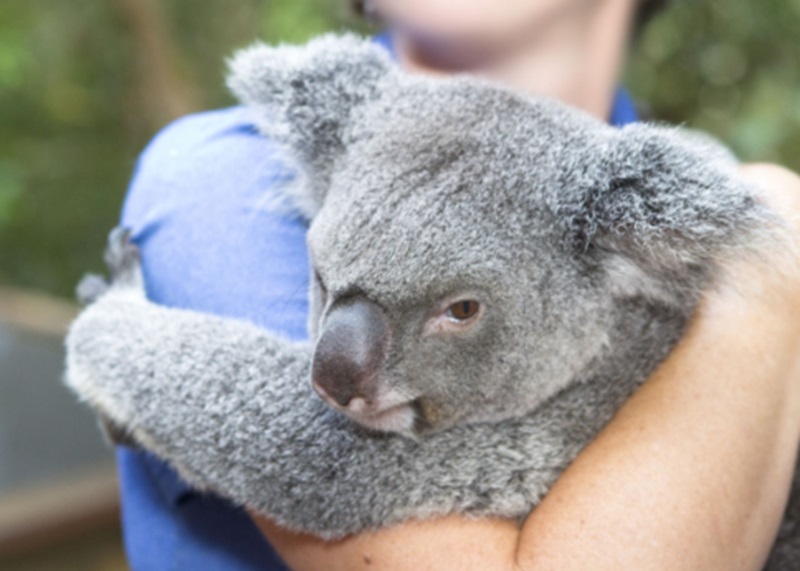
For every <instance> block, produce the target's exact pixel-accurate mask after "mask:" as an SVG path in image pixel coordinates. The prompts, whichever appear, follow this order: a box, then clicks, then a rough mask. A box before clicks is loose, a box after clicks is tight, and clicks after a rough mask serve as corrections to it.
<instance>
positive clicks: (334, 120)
mask: <svg viewBox="0 0 800 571" xmlns="http://www.w3.org/2000/svg"><path fill="white" fill-rule="evenodd" d="M229 66H230V74H229V76H228V87H229V88H230V89H231V90H232V91H233V93H234V94H235V95H236V96H237V97H238V98H239V99H240V100H241V101H242V102H243V103H245V104H246V105H248V106H250V107H251V108H252V109H253V110H254V111H255V114H256V122H257V126H258V127H259V129H260V130H261V132H263V133H264V134H265V135H266V136H268V137H269V138H270V139H272V140H274V141H276V142H277V143H279V144H281V145H283V146H284V147H286V149H287V150H288V151H289V153H290V154H291V157H292V158H294V159H296V160H298V161H299V163H300V165H299V166H300V167H301V169H302V171H303V172H302V174H303V175H305V176H306V177H307V180H305V181H304V182H305V183H306V184H303V185H296V188H295V189H294V192H293V198H294V200H295V202H296V203H297V207H298V208H299V209H300V210H301V211H302V212H303V214H305V215H306V216H308V217H309V218H312V217H313V216H314V215H315V214H316V213H317V211H318V210H319V208H320V207H321V205H322V201H323V200H324V197H325V193H326V191H327V188H328V185H329V182H330V175H331V169H332V168H333V165H334V162H335V161H336V158H337V157H338V156H339V155H341V153H342V152H343V151H344V148H345V142H344V135H345V131H346V129H347V127H348V123H349V122H350V119H351V117H352V114H353V110H354V109H356V108H357V107H358V106H360V105H362V104H364V103H366V102H369V101H370V100H374V99H376V98H377V97H378V95H379V91H380V84H381V82H382V80H383V79H385V78H386V77H387V76H389V75H390V74H391V73H392V72H393V71H394V70H395V69H396V66H395V64H394V62H393V61H392V59H391V56H390V55H389V53H388V52H387V51H386V50H385V49H384V48H383V47H381V46H380V45H378V44H376V43H375V42H373V41H370V40H367V39H363V38H359V37H357V36H354V35H338V36H337V35H333V34H328V35H324V36H321V37H319V38H317V39H315V40H313V41H311V42H309V43H308V44H306V45H304V46H290V45H280V46H277V47H276V46H268V45H265V44H261V43H259V44H256V45H253V46H251V47H249V48H246V49H244V50H242V51H240V52H238V53H237V54H236V55H235V56H234V57H233V59H232V60H231V61H230V62H229Z"/></svg>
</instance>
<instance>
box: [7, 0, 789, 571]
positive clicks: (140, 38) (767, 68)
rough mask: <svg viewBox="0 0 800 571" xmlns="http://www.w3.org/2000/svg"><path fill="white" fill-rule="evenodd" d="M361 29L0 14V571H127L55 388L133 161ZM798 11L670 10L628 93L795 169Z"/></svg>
mask: <svg viewBox="0 0 800 571" xmlns="http://www.w3.org/2000/svg"><path fill="white" fill-rule="evenodd" d="M343 28H351V29H352V28H356V29H359V30H361V31H369V30H367V29H366V28H365V27H364V26H363V25H362V24H361V23H359V22H358V21H357V20H356V19H355V18H354V17H353V16H351V15H350V12H349V10H348V6H347V3H346V2H344V1H339V2H337V1H331V0H236V1H233V0H203V2H198V1H197V0H105V1H102V0H71V1H70V2H58V1H56V0H2V2H0V569H3V570H9V571H23V570H24V571H32V570H39V569H42V570H44V569H48V570H49V569H76V570H77V569H81V570H117V569H124V568H125V564H124V558H123V555H122V551H121V550H122V548H121V542H120V539H119V530H118V528H117V523H116V522H117V512H116V510H117V504H116V484H115V477H114V471H113V459H112V457H111V454H110V452H109V451H108V449H107V448H105V447H104V445H103V443H102V442H101V440H100V437H99V433H98V432H97V430H96V428H95V426H94V422H93V420H92V418H91V417H90V415H89V414H88V413H87V412H86V411H84V410H83V409H82V408H81V407H80V406H78V405H76V403H74V402H73V399H72V397H71V396H70V395H69V394H67V393H66V391H65V390H64V389H62V388H61V386H60V384H59V383H60V380H59V376H60V370H61V363H62V359H63V356H62V354H61V337H62V335H63V332H64V329H65V327H66V324H67V323H68V322H69V320H70V319H71V317H72V316H73V315H74V312H75V307H74V305H73V303H72V292H73V288H74V285H75V283H76V282H77V280H78V279H79V277H80V276H81V275H82V274H83V273H84V272H86V271H101V270H102V266H101V263H100V259H101V251H102V247H103V242H104V239H105V236H106V233H107V232H108V230H109V229H110V228H111V227H112V226H114V224H115V222H116V220H117V216H118V212H119V208H120V204H121V201H122V198H123V196H124V192H125V187H126V184H127V181H128V178H129V177H130V174H131V171H132V169H133V167H134V164H135V160H136V157H137V155H138V153H139V152H140V151H141V149H142V148H143V146H144V145H145V144H146V143H147V141H148V140H149V139H150V138H152V136H153V135H154V134H155V133H156V132H157V131H158V130H159V129H160V128H161V127H163V126H164V125H165V124H166V123H168V122H169V121H171V120H172V119H174V118H176V117H179V116H181V115H184V114H186V113H191V112H193V111H199V110H203V109H209V108H214V107H221V106H226V105H231V104H233V101H232V99H231V97H230V96H229V95H228V94H227V93H226V92H225V89H224V87H223V75H224V70H225V65H224V59H225V57H227V56H228V55H230V54H231V52H232V51H234V50H235V49H236V48H239V47H242V46H244V45H247V44H248V43H250V42H252V41H253V40H255V39H265V40H267V41H270V42H273V41H291V42H301V41H304V40H306V39H308V38H309V37H311V36H313V35H316V34H318V33H320V32H323V31H326V30H341V29H343ZM799 32H800V0H703V1H698V0H693V1H692V0H676V1H675V2H674V3H673V6H672V7H671V8H670V9H668V10H667V11H666V12H664V13H663V14H662V15H661V16H659V17H658V19H657V20H656V21H654V22H653V23H652V24H651V25H650V27H649V28H648V29H647V30H646V31H645V33H644V35H643V36H642V37H641V38H640V39H639V41H638V43H637V46H636V49H635V50H634V55H633V57H632V59H631V61H630V64H629V67H628V72H627V74H626V80H625V83H626V85H627V86H628V88H629V89H630V90H631V92H632V94H633V96H634V98H635V99H636V101H637V103H638V104H639V105H640V107H641V108H642V110H643V111H644V112H645V113H646V114H647V115H648V116H649V117H652V118H655V119H659V120H664V121H669V122H673V123H679V124H685V125H689V126H691V127H696V128H699V129H704V130H707V131H709V132H711V133H713V134H715V135H716V136H718V137H720V138H721V139H722V140H724V141H726V142H727V143H729V144H730V145H731V146H732V147H733V148H734V149H735V150H736V151H737V152H738V154H739V155H740V156H741V157H742V159H744V160H748V161H750V160H769V161H774V162H778V163H781V164H784V165H786V166H788V167H790V168H793V169H795V170H800V41H798V37H799V36H800V34H799Z"/></svg>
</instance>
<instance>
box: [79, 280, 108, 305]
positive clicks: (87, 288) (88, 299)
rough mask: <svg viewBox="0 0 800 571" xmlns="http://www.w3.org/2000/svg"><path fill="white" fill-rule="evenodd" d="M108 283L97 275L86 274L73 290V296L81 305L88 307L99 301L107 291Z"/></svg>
mask: <svg viewBox="0 0 800 571" xmlns="http://www.w3.org/2000/svg"><path fill="white" fill-rule="evenodd" d="M108 288H109V284H108V281H106V279H105V278H104V277H103V276H98V275H97V274H87V275H85V276H83V278H81V281H80V282H79V283H78V287H76V288H75V296H76V297H77V298H78V301H79V302H80V304H81V305H90V304H92V303H94V302H95V301H97V300H98V299H100V298H101V297H102V296H103V294H105V293H106V292H107V291H108Z"/></svg>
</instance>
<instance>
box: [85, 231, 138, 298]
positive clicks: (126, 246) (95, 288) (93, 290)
mask: <svg viewBox="0 0 800 571" xmlns="http://www.w3.org/2000/svg"><path fill="white" fill-rule="evenodd" d="M130 236H131V233H130V230H128V229H127V228H123V227H121V226H118V227H116V228H114V229H113V230H112V231H111V233H110V234H109V235H108V245H107V246H106V251H105V254H104V255H103V259H104V260H105V262H106V266H107V267H108V271H109V274H110V275H111V280H110V281H109V280H107V279H105V278H104V277H103V276H98V275H97V274H88V275H86V276H84V277H83V279H81V281H80V283H79V284H78V287H77V288H76V289H75V293H76V296H77V298H78V301H80V303H82V304H83V305H89V304H92V303H94V302H95V301H97V300H98V299H100V298H101V297H102V296H103V295H105V294H106V293H108V291H109V290H110V289H112V288H132V289H136V290H140V291H142V292H143V291H144V280H143V278H142V268H141V262H140V259H139V249H138V248H137V247H136V246H135V245H134V244H133V243H132V242H131V241H130Z"/></svg>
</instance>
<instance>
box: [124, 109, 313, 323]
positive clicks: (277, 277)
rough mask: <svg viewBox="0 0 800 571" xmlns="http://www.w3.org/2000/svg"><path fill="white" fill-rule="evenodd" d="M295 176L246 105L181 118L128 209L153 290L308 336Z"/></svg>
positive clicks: (150, 152)
mask: <svg viewBox="0 0 800 571" xmlns="http://www.w3.org/2000/svg"><path fill="white" fill-rule="evenodd" d="M290 177H291V173H289V172H288V171H287V170H286V169H285V168H284V167H283V166H282V165H281V163H280V161H279V160H278V159H277V153H276V149H275V147H274V145H273V144H272V143H271V142H270V141H269V140H267V139H266V138H264V137H263V136H261V135H259V134H258V133H257V132H256V130H255V128H254V126H253V123H252V121H251V120H250V116H249V112H248V111H247V110H246V109H244V108H240V107H237V108H232V109H225V110H222V111H215V112H209V113H202V114H199V115H194V116H190V117H187V118H184V119H182V120H179V121H177V122H176V123H174V124H173V125H171V126H170V127H168V128H167V129H165V130H164V131H163V132H162V133H161V134H160V135H159V136H157V137H156V138H155V139H154V141H153V142H152V143H151V144H150V146H149V147H148V148H147V149H146V150H145V152H144V153H143V154H142V157H141V159H140V161H139V164H138V167H137V170H136V173H135V175H134V178H133V182H132V184H131V187H130V190H129V192H128V196H127V198H126V201H125V205H124V208H123V214H122V224H123V225H125V226H128V227H130V228H131V229H132V231H133V240H134V242H135V243H136V244H137V245H138V246H139V248H140V249H141V252H142V266H143V271H144V275H145V279H146V282H147V293H148V297H149V298H150V299H152V300H153V301H155V302H156V303H160V304H162V305H169V306H173V307H181V308H186V309H194V310H198V311H204V312H209V313H215V314H218V315H222V316H228V317H236V318H241V319H247V320H249V321H251V322H253V323H255V324H256V325H259V326H263V327H266V328H268V329H270V330H273V331H275V332H277V333H279V334H282V335H284V336H286V337H289V338H292V339H303V338H305V336H306V316H307V313H308V305H307V304H308V301H307V287H308V273H309V272H308V259H307V254H306V246H305V233H306V230H307V228H306V224H305V223H304V222H303V221H301V220H300V219H299V218H297V217H296V216H292V215H291V214H289V213H287V212H286V211H283V212H281V211H279V210H278V209H277V208H276V206H275V205H276V204H277V203H279V199H278V193H279V192H280V187H281V185H282V184H283V183H285V182H286V181H287V179H288V178H290Z"/></svg>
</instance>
